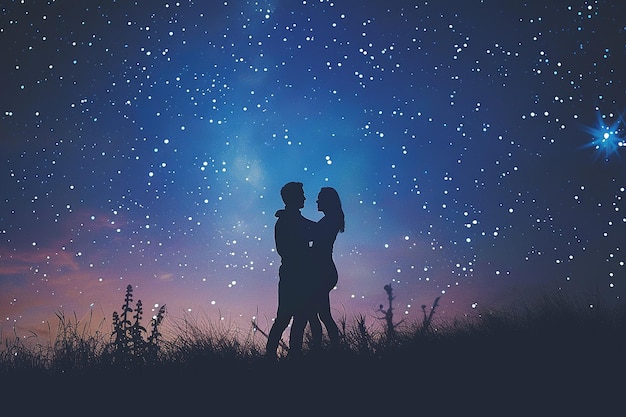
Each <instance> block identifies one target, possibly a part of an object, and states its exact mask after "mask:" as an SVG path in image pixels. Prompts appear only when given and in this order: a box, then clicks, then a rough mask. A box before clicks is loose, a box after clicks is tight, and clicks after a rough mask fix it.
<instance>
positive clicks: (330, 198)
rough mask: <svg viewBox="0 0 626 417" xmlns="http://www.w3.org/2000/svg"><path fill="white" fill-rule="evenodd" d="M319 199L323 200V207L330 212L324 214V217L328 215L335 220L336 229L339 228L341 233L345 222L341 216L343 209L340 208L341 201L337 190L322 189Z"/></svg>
mask: <svg viewBox="0 0 626 417" xmlns="http://www.w3.org/2000/svg"><path fill="white" fill-rule="evenodd" d="M319 198H320V199H322V198H323V199H324V200H325V202H326V205H325V207H327V208H328V209H329V210H330V212H329V213H326V215H330V217H333V218H336V219H337V227H338V228H339V231H340V232H342V233H343V231H344V230H345V227H346V220H345V216H344V214H343V208H342V207H341V199H340V198H339V194H338V193H337V190H335V189H334V188H332V187H322V189H321V190H320V195H319Z"/></svg>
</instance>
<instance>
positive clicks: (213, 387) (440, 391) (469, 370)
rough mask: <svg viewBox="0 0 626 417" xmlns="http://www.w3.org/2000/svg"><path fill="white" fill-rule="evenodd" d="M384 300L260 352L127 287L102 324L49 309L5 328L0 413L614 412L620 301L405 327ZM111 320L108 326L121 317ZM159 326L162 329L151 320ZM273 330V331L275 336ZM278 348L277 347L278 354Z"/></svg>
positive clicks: (617, 410) (255, 342) (558, 300)
mask: <svg viewBox="0 0 626 417" xmlns="http://www.w3.org/2000/svg"><path fill="white" fill-rule="evenodd" d="M385 291H387V295H388V300H389V308H387V309H383V308H382V306H381V309H380V310H379V312H381V313H383V317H379V319H380V320H379V321H375V322H374V323H373V324H368V321H367V320H366V317H365V316H363V315H357V316H355V317H353V318H352V319H346V318H343V319H342V320H340V323H339V324H340V330H341V334H342V346H341V348H340V349H339V350H337V351H332V350H330V348H329V347H328V345H327V346H326V348H325V349H324V350H323V351H322V352H317V353H315V354H313V353H311V352H306V351H305V355H304V356H303V357H302V358H300V359H298V360H289V359H286V358H281V359H279V360H278V361H269V360H266V359H265V358H264V356H263V355H264V343H265V337H264V336H263V334H262V332H261V331H260V329H258V330H255V328H254V326H252V327H251V329H249V330H248V331H246V332H243V333H242V332H241V331H240V330H238V329H232V328H228V327H226V326H218V325H215V324H213V323H210V322H198V321H197V320H195V319H192V318H188V317H187V318H182V319H179V320H173V319H171V320H170V319H169V317H165V320H164V317H163V316H161V317H160V318H159V317H158V316H157V317H154V318H152V320H151V321H150V325H149V326H147V328H146V327H143V326H142V324H141V322H142V314H141V303H140V302H139V301H138V302H137V303H136V306H135V307H134V308H133V307H132V288H131V297H130V298H129V297H128V293H127V298H126V299H125V301H124V305H123V309H122V310H123V311H124V310H128V311H126V314H124V313H123V314H121V315H117V313H115V314H116V315H117V321H116V320H115V319H114V320H113V325H112V326H111V327H112V329H111V330H109V329H105V327H106V326H104V324H103V323H100V324H98V325H97V326H95V327H96V329H95V331H94V330H92V329H91V327H92V326H93V324H92V323H91V322H90V320H87V321H86V322H84V323H83V322H80V321H79V320H77V319H76V317H75V316H74V317H73V318H67V317H65V316H64V315H62V314H59V315H58V316H57V317H58V319H59V328H58V331H57V337H56V339H55V340H54V341H50V342H48V343H40V344H37V343H35V344H32V343H31V344H30V345H29V346H26V344H25V343H24V342H23V341H21V340H20V339H18V338H5V339H4V343H3V347H2V349H0V381H2V382H1V384H2V398H3V401H2V406H1V408H0V409H1V410H2V414H3V415H13V416H16V415H23V416H26V415H29V416H30V415H32V416H39V415H41V416H43V415H45V416H56V415H58V416H66V417H70V416H86V415H89V416H137V417H139V416H148V415H150V416H175V415H176V416H178V415H180V416H195V415H198V416H229V415H232V416H283V415H284V416H328V417H334V416H376V417H387V416H498V417H501V416H567V417H569V416H611V415H615V416H617V415H620V416H621V415H623V413H624V411H625V410H626V408H625V407H624V405H623V401H622V395H623V394H622V392H623V387H624V384H623V382H620V381H623V377H624V375H625V374H626V358H625V355H624V352H626V349H625V348H626V310H624V309H621V308H608V307H603V306H595V307H594V308H590V307H589V306H588V305H585V304H584V303H581V302H578V301H576V300H572V299H569V298H567V297H564V296H559V295H551V296H547V297H546V298H544V299H541V300H538V301H537V302H535V303H532V304H528V305H525V306H524V307H523V308H521V309H517V310H515V311H513V310H500V311H491V312H484V313H483V314H481V316H480V318H478V319H475V320H469V319H468V320H452V321H444V320H442V319H438V317H437V316H436V314H435V310H436V308H437V305H438V300H435V302H434V303H433V306H432V307H430V309H428V311H427V309H426V307H425V306H424V308H423V311H424V318H423V320H420V321H418V322H415V323H399V322H396V321H395V320H394V319H393V315H392V311H393V309H392V304H391V300H392V299H393V295H392V293H391V291H392V290H391V288H389V290H387V288H385ZM125 321H126V323H125V324H122V323H123V322H125ZM165 324H167V325H168V326H169V332H168V334H172V335H174V336H172V337H168V338H164V337H162V336H161V335H160V329H161V327H162V326H164V325H165ZM285 337H286V334H285ZM283 353H285V352H284V350H283Z"/></svg>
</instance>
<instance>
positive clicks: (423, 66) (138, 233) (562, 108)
mask: <svg viewBox="0 0 626 417" xmlns="http://www.w3.org/2000/svg"><path fill="white" fill-rule="evenodd" d="M48 3H50V4H48ZM544 3H545V2H539V1H529V2H517V1H515V2H513V1H511V2H502V1H496V0H484V1H475V0H472V1H470V0H467V1H447V2H443V1H416V2H411V1H394V0H390V1H358V2H357V1H347V0H335V1H324V0H321V1H320V0H306V1H302V0H298V1H287V0H280V1H279V0H275V1H257V2H244V1H232V0H228V1H223V0H222V1H209V0H208V1H187V0H180V1H178V2H176V1H136V2H131V1H111V0H109V1H56V2H52V1H51V2H45V1H25V2H21V1H3V2H2V3H1V4H0V12H1V13H0V46H1V50H2V58H1V59H0V90H1V91H2V94H1V98H0V103H1V106H0V132H1V133H0V134H1V139H0V140H1V149H2V152H1V156H0V160H1V161H2V163H1V165H0V185H1V190H2V196H1V197H2V198H1V199H0V318H1V320H2V322H1V323H0V326H1V327H0V329H1V331H2V335H3V336H7V335H11V334H13V329H14V328H15V329H16V330H15V331H16V332H17V333H18V334H29V332H30V331H33V332H36V333H37V334H39V335H45V334H46V333H47V331H48V323H51V326H52V327H53V328H54V327H55V324H54V323H55V312H59V311H64V312H65V314H66V315H68V316H69V315H73V314H76V316H77V317H78V319H81V320H83V319H85V317H89V315H90V314H92V315H93V316H94V317H104V318H105V319H106V320H110V318H111V314H112V312H113V311H114V310H118V311H119V310H120V307H121V304H122V303H123V299H124V292H125V288H126V286H127V285H129V284H130V285H133V286H134V287H135V300H136V299H141V300H142V301H143V304H144V308H145V310H146V312H147V313H148V314H150V311H151V310H152V311H154V310H156V309H158V306H160V305H163V304H166V305H167V310H168V314H169V316H170V317H173V318H175V317H183V316H185V315H189V314H190V315H193V316H194V317H200V318H202V319H206V320H209V321H211V320H221V319H223V320H224V321H225V322H227V323H229V325H235V326H241V327H242V328H244V329H246V328H249V323H250V320H251V319H252V318H253V317H256V319H257V321H258V323H259V326H260V327H261V328H262V329H265V330H267V329H268V328H269V326H270V324H271V320H272V318H273V317H274V314H275V311H276V301H277V300H276V298H277V297H276V289H277V280H278V277H277V276H278V266H279V257H278V255H277V253H276V252H275V249H274V237H273V226H274V222H275V217H274V212H275V211H276V210H277V209H280V208H282V205H283V204H282V201H281V199H280V188H281V186H282V185H283V184H284V183H286V182H288V181H301V182H303V183H304V190H305V193H306V196H307V201H306V203H305V208H304V209H303V214H304V215H305V216H306V217H308V218H311V219H313V220H318V219H319V218H321V213H318V212H317V211H316V206H315V199H316V196H317V193H318V191H319V189H320V188H321V187H322V186H331V187H334V188H336V189H337V191H338V192H339V194H340V196H341V199H342V203H343V207H344V211H345V214H346V231H345V233H343V234H340V235H339V236H338V239H337V243H336V245H335V261H336V263H337V266H338V269H339V284H338V287H337V288H336V289H335V290H334V291H333V292H332V293H331V302H332V304H333V307H334V308H335V315H336V317H341V316H342V315H345V316H346V317H347V318H348V319H350V318H351V317H352V316H354V315H356V314H364V315H367V316H371V317H375V316H376V309H377V308H378V305H379V304H381V303H386V294H385V292H384V290H383V286H384V285H385V284H388V283H392V286H393V288H394V294H395V295H396V300H395V307H396V311H395V312H396V314H397V315H398V319H400V318H408V319H413V318H419V317H421V314H422V311H421V306H422V304H426V305H431V304H432V302H433V300H434V298H435V297H438V296H441V300H440V305H441V307H440V309H439V310H437V313H438V316H439V317H442V318H453V317H456V316H459V315H460V316H464V315H475V314H477V313H478V312H479V311H483V310H484V309H488V308H491V307H494V306H500V305H503V306H506V305H513V304H514V303H517V302H520V301H521V300H529V299H532V298H533V297H535V296H537V295H539V294H543V293H545V292H553V291H564V292H567V293H568V294H573V295H575V296H577V297H582V298H583V299H584V300H585V302H589V303H590V305H591V304H593V303H597V302H600V301H603V302H610V303H613V302H621V300H622V297H624V295H626V294H625V292H626V283H625V282H624V270H625V267H624V262H625V261H626V254H625V253H624V252H623V246H624V245H623V241H624V239H625V236H626V213H625V209H624V207H623V205H624V203H623V198H624V196H625V194H626V176H625V172H624V168H625V162H626V161H624V160H623V158H624V154H623V151H622V150H621V149H620V148H621V147H622V140H626V139H625V138H626V132H625V130H624V121H623V119H622V115H623V112H624V111H625V110H626V100H625V97H626V95H625V93H626V91H625V90H626V85H625V74H626V27H625V26H624V20H623V16H624V15H625V14H626V6H624V5H623V4H622V2H619V1H614V2H612V1H557V2H549V3H546V4H544ZM94 320H95V319H94ZM107 329H108V327H107Z"/></svg>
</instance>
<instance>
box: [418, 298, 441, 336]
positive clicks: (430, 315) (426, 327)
mask: <svg viewBox="0 0 626 417" xmlns="http://www.w3.org/2000/svg"><path fill="white" fill-rule="evenodd" d="M440 298H441V297H437V298H435V302H433V306H432V307H431V308H430V312H429V313H428V315H426V305H425V304H422V313H423V314H424V321H422V328H421V329H420V333H421V334H424V333H426V332H427V331H428V330H429V329H430V324H431V323H432V321H433V315H434V314H435V309H436V308H437V306H439V299H440Z"/></svg>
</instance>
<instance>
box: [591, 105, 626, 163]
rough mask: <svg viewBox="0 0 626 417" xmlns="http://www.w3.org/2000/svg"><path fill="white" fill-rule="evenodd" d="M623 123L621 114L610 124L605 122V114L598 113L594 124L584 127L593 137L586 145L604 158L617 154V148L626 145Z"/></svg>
mask: <svg viewBox="0 0 626 417" xmlns="http://www.w3.org/2000/svg"><path fill="white" fill-rule="evenodd" d="M624 125H625V123H624V119H623V117H622V116H620V117H619V118H618V119H617V120H616V121H615V122H613V123H612V124H610V125H607V124H606V123H605V116H603V115H601V114H600V113H598V122H597V124H596V126H594V127H588V128H587V129H586V130H587V132H589V133H590V134H591V136H592V138H593V139H592V141H591V142H590V143H589V144H588V145H587V146H586V147H592V148H594V149H595V150H596V155H600V154H602V153H603V154H604V158H605V159H606V160H608V159H609V158H610V157H611V156H613V155H615V156H619V148H621V147H624V146H626V139H625V138H624V136H623V135H624V132H623V126H624Z"/></svg>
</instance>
